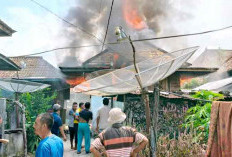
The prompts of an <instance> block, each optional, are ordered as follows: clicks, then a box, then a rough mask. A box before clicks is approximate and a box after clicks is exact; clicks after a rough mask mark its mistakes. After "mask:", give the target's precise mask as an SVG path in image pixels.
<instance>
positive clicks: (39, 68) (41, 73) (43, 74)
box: [0, 56, 63, 79]
mask: <svg viewBox="0 0 232 157" xmlns="http://www.w3.org/2000/svg"><path fill="white" fill-rule="evenodd" d="M10 59H11V60H12V61H13V62H14V63H15V64H17V65H18V66H20V65H22V66H25V67H24V68H23V69H22V70H21V71H19V72H18V76H19V78H20V79H57V78H63V76H62V74H61V73H60V71H59V70H58V69H56V68H55V67H53V66H52V65H51V64H49V63H48V62H47V61H45V60H44V59H43V58H42V57H37V56H33V57H10ZM0 78H17V72H14V71H0Z"/></svg>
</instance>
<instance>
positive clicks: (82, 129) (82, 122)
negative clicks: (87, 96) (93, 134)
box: [77, 102, 93, 154]
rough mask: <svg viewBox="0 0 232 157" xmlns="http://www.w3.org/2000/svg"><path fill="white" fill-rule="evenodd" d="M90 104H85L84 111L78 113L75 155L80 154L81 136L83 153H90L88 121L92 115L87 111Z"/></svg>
mask: <svg viewBox="0 0 232 157" xmlns="http://www.w3.org/2000/svg"><path fill="white" fill-rule="evenodd" d="M89 109H90V103H89V102H86V103H85V109H84V110H82V111H81V112H80V113H79V124H78V143H77V145H78V146H77V154H80V153H81V145H82V139H83V136H84V137H85V152H86V154H88V153H90V151H89V149H90V128H89V124H88V123H89V120H92V119H93V113H92V112H91V111H89Z"/></svg>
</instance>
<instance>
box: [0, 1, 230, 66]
mask: <svg viewBox="0 0 232 157" xmlns="http://www.w3.org/2000/svg"><path fill="white" fill-rule="evenodd" d="M74 1H75V0H49V1H48V0H37V2H39V3H41V4H42V5H44V6H46V7H47V8H49V9H50V10H52V11H53V12H54V13H56V14H57V15H59V16H60V17H63V18H66V17H67V15H68V13H69V9H70V7H72V6H75V5H76V2H74ZM99 3H100V0H99ZM169 4H170V5H171V6H173V7H174V8H175V10H176V11H177V12H180V13H179V14H177V15H178V16H177V15H176V16H173V17H171V15H169V18H167V19H165V20H162V21H161V26H162V28H163V29H162V30H161V32H159V33H158V34H157V36H166V35H175V34H170V31H168V30H169V28H174V29H175V30H176V31H175V32H174V33H176V34H183V33H194V32H200V31H206V30H211V29H217V28H221V27H225V26H229V25H232V11H231V10H232V1H229V0H194V1H193V2H190V1H189V2H187V1H186V0H170V1H169ZM0 10H1V11H0V19H1V20H2V21H4V22H5V23H6V24H8V25H9V26H10V27H11V28H13V29H14V30H16V31H17V32H16V33H14V34H13V36H12V37H3V38H0V53H2V54H4V55H6V56H17V55H26V54H30V53H36V52H40V51H44V50H49V49H53V48H57V47H62V46H67V41H68V39H67V38H66V36H63V35H62V32H63V30H64V29H66V28H68V27H69V26H68V25H66V24H64V23H63V21H61V20H60V19H58V18H56V17H55V16H54V15H52V14H50V13H49V12H47V11H45V10H44V9H42V8H40V7H39V6H37V5H35V4H34V3H32V2H31V1H30V0H20V1H15V0H0ZM166 11H167V12H168V11H169V10H166ZM181 15H183V17H181V18H179V16H181ZM70 22H72V21H70ZM172 33H173V32H172ZM231 39H232V29H228V30H224V31H220V32H215V33H211V34H207V35H200V36H192V37H184V38H179V39H168V40H159V41H156V44H157V45H158V46H160V47H161V48H163V49H166V50H168V51H172V50H176V49H181V48H185V47H190V46H197V45H198V46H201V47H208V48H218V47H220V48H222V49H232V44H231V42H232V40H231ZM173 42H176V43H177V44H176V45H175V46H173V45H172V44H170V43H173ZM199 54H200V52H198V53H197V54H196V56H197V55H199ZM64 56H65V54H63V51H61V52H52V53H47V54H44V55H43V57H44V58H45V59H46V60H47V61H49V62H50V63H51V64H53V65H56V64H57V63H58V62H60V61H61V59H60V58H62V57H64Z"/></svg>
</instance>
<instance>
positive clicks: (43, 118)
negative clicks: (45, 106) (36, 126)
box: [38, 113, 54, 130]
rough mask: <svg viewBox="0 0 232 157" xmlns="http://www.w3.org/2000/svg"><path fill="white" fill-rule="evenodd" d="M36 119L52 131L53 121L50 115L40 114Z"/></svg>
mask: <svg viewBox="0 0 232 157" xmlns="http://www.w3.org/2000/svg"><path fill="white" fill-rule="evenodd" d="M38 117H40V122H41V123H42V124H46V125H47V127H48V129H49V130H51V129H52V126H53V123H54V119H53V116H52V115H51V114H50V113H42V114H40V115H38Z"/></svg>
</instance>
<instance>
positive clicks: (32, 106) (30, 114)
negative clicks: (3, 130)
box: [20, 89, 57, 153]
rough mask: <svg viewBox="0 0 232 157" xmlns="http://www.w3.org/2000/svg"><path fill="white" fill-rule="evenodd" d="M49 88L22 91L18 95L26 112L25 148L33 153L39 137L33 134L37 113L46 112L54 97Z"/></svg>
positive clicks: (54, 94)
mask: <svg viewBox="0 0 232 157" xmlns="http://www.w3.org/2000/svg"><path fill="white" fill-rule="evenodd" d="M45 93H51V91H50V89H44V90H42V91H37V92H34V93H24V94H22V95H21V96H20V102H21V103H22V104H24V105H25V112H26V113H25V114H26V130H27V150H28V152H31V153H34V152H35V150H36V148H37V146H38V144H39V141H40V138H39V137H38V136H36V135H35V133H34V128H33V124H34V122H35V119H36V117H37V115H39V114H40V113H44V112H46V111H47V110H48V109H49V108H51V107H52V104H53V100H54V99H55V98H56V95H57V94H56V93H52V94H50V95H48V94H45Z"/></svg>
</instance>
